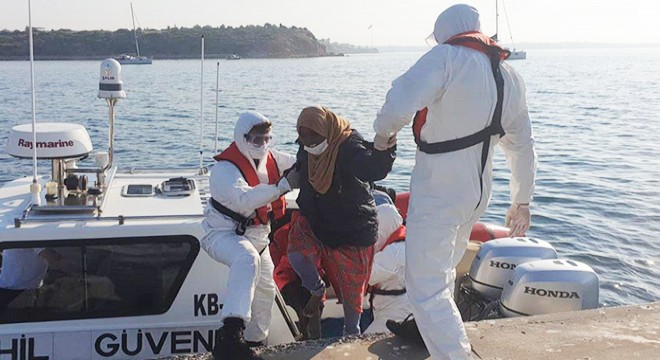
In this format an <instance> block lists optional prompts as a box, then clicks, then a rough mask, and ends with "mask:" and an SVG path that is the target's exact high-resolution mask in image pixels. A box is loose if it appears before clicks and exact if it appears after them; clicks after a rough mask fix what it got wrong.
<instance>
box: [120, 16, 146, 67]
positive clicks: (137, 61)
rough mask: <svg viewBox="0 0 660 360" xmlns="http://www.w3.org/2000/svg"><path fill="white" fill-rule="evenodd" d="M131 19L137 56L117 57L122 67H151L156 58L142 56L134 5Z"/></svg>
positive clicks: (122, 55)
mask: <svg viewBox="0 0 660 360" xmlns="http://www.w3.org/2000/svg"><path fill="white" fill-rule="evenodd" d="M131 19H132V20H133V37H134V38H135V54H121V55H119V56H117V57H115V60H117V61H118V62H119V63H120V64H122V65H150V64H151V63H152V62H153V60H154V58H153V57H151V56H142V55H140V44H139V42H138V34H137V29H136V28H135V13H134V12H133V3H131Z"/></svg>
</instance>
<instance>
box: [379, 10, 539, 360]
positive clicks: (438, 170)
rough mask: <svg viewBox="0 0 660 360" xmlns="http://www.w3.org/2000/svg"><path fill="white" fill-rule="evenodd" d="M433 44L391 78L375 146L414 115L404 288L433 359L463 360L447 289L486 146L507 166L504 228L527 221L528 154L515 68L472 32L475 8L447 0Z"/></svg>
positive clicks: (482, 185)
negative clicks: (500, 152) (496, 151)
mask: <svg viewBox="0 0 660 360" xmlns="http://www.w3.org/2000/svg"><path fill="white" fill-rule="evenodd" d="M431 38H432V39H431V40H433V42H435V43H437V45H435V46H434V47H433V48H432V49H431V50H429V51H428V52H427V53H426V54H424V55H423V56H422V57H421V58H420V59H419V60H418V61H417V63H415V64H414V65H413V66H412V67H411V68H410V69H409V70H408V71H406V73H404V74H403V75H402V76H401V77H399V78H398V79H396V80H394V81H393V82H392V88H391V89H390V90H389V91H388V93H387V97H386V100H385V103H384V104H383V106H382V108H381V109H380V111H379V112H378V115H377V117H376V120H375V122H374V130H376V133H377V134H378V135H377V137H376V138H375V144H374V146H375V147H376V148H384V147H385V145H383V143H384V140H385V139H388V138H389V137H391V136H393V135H395V134H397V133H398V132H399V131H400V130H401V129H402V128H403V127H404V126H405V125H407V124H408V123H410V122H411V120H413V119H414V120H413V126H412V128H413V134H414V138H415V142H416V144H417V153H416V155H415V166H414V168H413V172H412V176H411V179H410V205H409V210H408V211H409V212H408V217H407V224H406V225H407V236H406V290H407V294H408V298H409V299H410V302H411V304H412V310H413V314H414V317H415V320H416V322H417V325H418V326H419V330H420V332H421V334H422V337H423V339H424V343H425V344H426V347H427V348H428V350H429V353H430V354H431V356H432V357H433V358H434V359H469V358H470V356H471V354H470V353H471V350H470V342H469V339H468V337H467V334H466V332H465V328H464V326H463V322H462V320H461V316H460V313H459V312H458V309H457V308H456V304H455V303H454V300H453V297H452V294H453V292H454V291H453V287H454V279H455V276H456V274H455V268H456V266H457V265H458V263H459V261H460V260H461V258H462V257H463V254H464V253H465V249H466V247H467V245H468V237H469V235H470V231H471V229H472V225H473V224H474V223H475V222H476V221H477V220H478V219H479V217H480V216H481V214H483V212H484V211H485V209H486V207H487V206H488V202H489V200H490V196H491V188H492V156H493V149H494V147H495V145H496V144H498V143H499V145H500V146H501V148H502V149H503V150H504V154H505V156H506V159H507V163H508V165H509V168H510V169H511V180H510V185H511V194H510V196H511V202H512V205H511V208H510V209H509V211H508V213H507V217H506V219H507V220H506V223H507V226H509V227H510V228H511V234H510V235H512V236H519V235H521V234H523V233H524V232H525V231H526V230H527V229H528V228H529V225H530V219H531V218H530V212H529V203H530V201H531V200H532V194H533V192H534V181H535V173H536V152H535V150H534V138H533V135H532V125H531V121H530V118H529V112H528V110H527V103H526V100H525V84H524V82H523V79H522V78H521V76H520V75H519V74H518V73H517V72H516V71H515V70H514V69H513V68H512V67H511V66H509V65H508V64H507V63H506V62H504V61H503V60H504V59H506V57H507V54H508V51H507V50H505V49H503V48H501V47H500V46H499V45H498V44H497V43H496V42H495V41H493V40H492V39H491V38H489V37H488V36H486V35H484V34H483V33H481V31H480V21H479V12H478V11H477V9H475V8H474V7H472V6H469V5H454V6H451V7H449V8H448V9H446V10H445V11H443V12H442V13H441V14H440V15H439V16H438V18H437V20H436V22H435V27H434V31H433V34H432V36H431Z"/></svg>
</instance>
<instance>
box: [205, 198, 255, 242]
mask: <svg viewBox="0 0 660 360" xmlns="http://www.w3.org/2000/svg"><path fill="white" fill-rule="evenodd" d="M211 206H213V208H214V209H215V210H217V211H218V212H219V213H221V214H222V215H225V216H227V217H229V218H230V219H232V220H234V221H235V222H236V235H245V231H246V230H247V228H248V226H250V225H255V224H256V222H255V219H251V218H247V217H245V216H243V215H241V214H239V213H237V212H236V211H233V210H232V209H230V208H228V207H226V206H224V205H222V204H220V203H219V202H218V201H216V200H215V199H214V198H211Z"/></svg>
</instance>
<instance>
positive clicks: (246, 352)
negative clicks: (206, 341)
mask: <svg viewBox="0 0 660 360" xmlns="http://www.w3.org/2000/svg"><path fill="white" fill-rule="evenodd" d="M243 330H245V322H244V321H243V319H241V318H236V317H228V318H225V320H224V325H223V326H222V327H221V328H220V330H219V331H218V333H217V334H216V337H215V345H214V346H213V351H212V353H213V358H214V359H215V360H225V359H227V360H254V359H258V357H257V356H256V355H255V353H254V351H253V350H252V349H251V348H250V346H249V345H248V344H247V342H246V341H245V338H243Z"/></svg>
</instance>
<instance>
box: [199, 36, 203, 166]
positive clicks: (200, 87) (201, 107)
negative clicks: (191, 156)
mask: <svg viewBox="0 0 660 360" xmlns="http://www.w3.org/2000/svg"><path fill="white" fill-rule="evenodd" d="M199 122H200V125H199V173H200V174H202V172H203V169H204V35H202V70H201V78H200V86H199Z"/></svg>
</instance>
